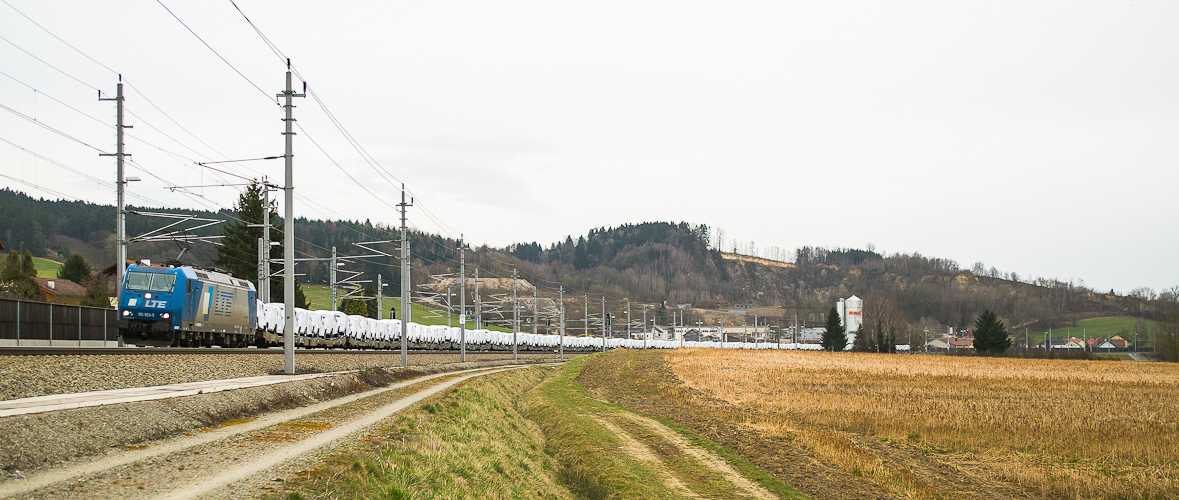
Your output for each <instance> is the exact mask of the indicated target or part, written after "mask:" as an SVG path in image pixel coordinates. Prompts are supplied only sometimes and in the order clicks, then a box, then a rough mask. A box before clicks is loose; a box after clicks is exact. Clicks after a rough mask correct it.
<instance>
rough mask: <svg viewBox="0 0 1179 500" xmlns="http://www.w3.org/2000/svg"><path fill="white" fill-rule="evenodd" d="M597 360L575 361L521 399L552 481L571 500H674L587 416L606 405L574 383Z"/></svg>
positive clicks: (646, 468)
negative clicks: (541, 440) (552, 468)
mask: <svg viewBox="0 0 1179 500" xmlns="http://www.w3.org/2000/svg"><path fill="white" fill-rule="evenodd" d="M599 357H600V355H591V356H581V357H578V358H576V359H573V360H571V361H569V362H568V363H565V365H564V366H562V367H561V368H560V369H559V370H557V371H556V372H555V373H553V374H552V375H550V376H549V377H548V378H546V379H545V380H544V381H543V382H541V383H540V384H539V385H537V386H536V388H534V389H532V390H531V391H528V394H527V395H526V396H525V402H526V405H527V408H528V416H529V417H530V418H532V419H533V420H534V421H536V423H537V424H539V425H540V429H541V430H542V431H543V432H544V435H545V438H546V440H545V451H546V452H548V454H549V455H550V456H552V457H553V459H554V461H555V462H556V463H557V464H558V465H557V468H556V472H557V478H558V479H559V480H560V481H561V484H563V485H565V486H566V487H567V488H569V490H570V491H571V492H572V493H573V494H574V496H575V497H577V498H586V499H591V500H598V499H607V498H680V495H678V494H675V493H674V492H673V491H672V490H671V489H670V488H668V487H667V486H665V485H664V484H662V483H661V482H658V481H652V480H651V478H656V477H659V473H658V472H657V471H656V470H655V469H653V468H652V467H651V466H650V465H649V464H647V463H644V462H640V461H636V460H631V459H629V458H627V457H626V456H625V455H624V454H623V453H620V452H619V448H621V446H622V442H621V441H620V440H619V438H618V436H617V435H615V434H614V433H612V432H610V431H609V430H607V429H606V428H604V427H603V426H602V425H600V424H599V423H598V422H596V421H595V420H594V419H593V417H592V416H590V415H589V412H592V411H593V410H594V409H599V410H601V409H608V408H609V406H610V405H606V404H605V403H602V402H600V401H597V400H594V399H593V398H591V397H589V394H588V393H587V392H586V390H585V387H584V386H582V385H581V384H580V383H578V382H577V381H576V380H575V379H576V378H577V376H578V375H579V374H580V373H581V369H582V367H584V366H585V365H586V364H587V363H589V362H590V361H592V360H594V359H597V358H599Z"/></svg>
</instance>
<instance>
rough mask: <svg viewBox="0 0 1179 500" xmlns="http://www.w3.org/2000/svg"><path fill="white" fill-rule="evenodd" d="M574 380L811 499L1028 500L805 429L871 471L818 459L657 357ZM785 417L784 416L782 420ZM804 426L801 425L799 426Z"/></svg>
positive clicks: (952, 470) (968, 476)
mask: <svg viewBox="0 0 1179 500" xmlns="http://www.w3.org/2000/svg"><path fill="white" fill-rule="evenodd" d="M578 381H579V382H581V383H583V384H585V386H586V388H587V389H588V390H589V392H590V394H592V395H593V396H594V397H596V398H598V399H601V400H604V401H608V402H611V403H615V404H620V405H622V406H626V407H628V408H631V409H633V410H635V411H638V412H640V413H643V414H646V415H649V416H652V417H656V418H662V419H669V420H673V421H676V422H678V423H680V424H681V425H684V426H685V427H687V428H689V429H690V430H691V431H693V432H695V433H696V434H698V435H700V436H702V437H704V438H707V439H709V440H711V441H713V442H715V443H717V444H719V445H721V446H724V447H726V448H729V449H730V450H732V451H733V452H734V453H736V454H738V455H740V456H741V457H743V458H745V459H746V460H749V461H750V462H752V463H753V464H754V465H756V466H757V467H759V468H760V469H762V470H763V471H765V472H766V473H768V474H770V475H772V476H774V477H775V478H777V479H778V480H780V481H782V482H784V483H786V484H788V485H790V486H792V487H794V488H795V489H797V490H799V491H801V492H803V493H805V494H807V495H809V496H810V497H811V498H816V499H820V498H821V499H869V498H872V499H879V498H905V497H908V498H995V499H1010V498H1026V497H1027V495H1026V494H1025V493H1024V492H1020V491H1019V490H1018V488H1016V487H1013V486H1012V485H1010V484H1007V483H1005V482H1003V481H1000V480H998V479H995V478H994V477H991V475H990V474H987V473H986V472H984V471H981V470H979V469H978V468H977V467H972V466H971V464H969V463H959V461H957V460H955V458H954V457H952V456H940V455H938V454H936V453H930V452H929V450H923V449H919V448H915V447H911V446H904V445H901V444H895V443H886V442H881V441H879V440H877V439H873V438H872V437H870V436H864V435H860V434H856V433H854V432H847V431H841V430H838V429H831V428H825V427H824V428H814V429H809V428H808V429H806V435H807V436H808V437H812V438H813V437H815V436H821V437H822V439H823V440H825V441H826V443H823V446H827V447H829V448H837V449H840V450H844V451H843V453H847V454H849V455H855V456H857V458H862V460H861V461H862V462H864V463H865V464H872V465H873V467H869V468H871V469H877V470H880V469H883V470H886V471H888V472H887V474H886V475H885V476H883V477H881V475H880V474H874V473H872V472H870V471H869V470H867V469H865V470H861V469H859V468H854V467H850V468H849V467H848V466H846V465H844V466H841V465H839V464H835V463H831V462H828V461H825V460H823V459H821V458H819V454H818V453H816V451H814V450H813V449H812V448H810V446H813V445H814V443H809V444H808V443H807V442H806V441H813V439H801V438H798V437H795V436H794V435H787V436H781V435H771V434H769V433H766V432H762V431H760V430H758V429H757V428H756V427H755V426H754V425H753V424H754V422H755V421H757V420H760V419H761V418H764V417H765V415H755V414H753V413H752V412H754V411H755V410H751V409H749V408H743V407H740V406H736V405H733V404H731V403H728V402H726V401H722V400H720V399H717V398H713V397H710V396H709V395H707V394H705V393H703V392H701V391H699V390H696V389H692V388H689V387H687V386H686V385H685V384H684V383H683V381H682V380H681V379H680V378H679V377H678V376H677V375H676V374H675V373H674V372H673V371H672V369H671V367H670V366H669V364H668V363H667V361H666V359H665V357H664V354H663V353H661V352H658V351H646V352H637V351H624V350H618V351H615V352H612V353H610V354H609V355H607V356H603V357H602V358H600V359H598V360H595V361H594V362H593V363H590V364H588V365H587V366H586V367H585V369H584V370H583V371H582V374H581V376H580V377H579V378H578ZM783 418H785V417H783ZM799 426H800V427H802V424H799Z"/></svg>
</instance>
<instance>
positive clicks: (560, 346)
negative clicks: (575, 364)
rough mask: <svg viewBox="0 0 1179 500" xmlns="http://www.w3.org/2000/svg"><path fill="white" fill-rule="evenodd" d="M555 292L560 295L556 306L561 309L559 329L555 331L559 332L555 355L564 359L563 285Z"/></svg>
mask: <svg viewBox="0 0 1179 500" xmlns="http://www.w3.org/2000/svg"><path fill="white" fill-rule="evenodd" d="M557 293H558V294H560V297H561V298H560V299H558V300H559V302H558V307H560V309H559V310H560V311H561V329H560V331H559V332H557V333H558V334H560V335H561V336H560V337H557V349H558V350H557V353H558V354H557V357H558V358H561V359H564V358H565V287H564V286H560V287H559V288H558V290H557Z"/></svg>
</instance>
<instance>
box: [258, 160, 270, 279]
mask: <svg viewBox="0 0 1179 500" xmlns="http://www.w3.org/2000/svg"><path fill="white" fill-rule="evenodd" d="M262 241H263V242H264V245H265V247H266V250H265V251H263V254H262V255H264V256H265V257H263V260H262V275H263V276H265V277H266V279H265V280H262V283H261V286H260V287H259V288H258V293H259V295H261V296H262V297H263V298H262V302H270V298H271V297H272V295H271V294H270V182H268V181H267V180H266V177H265V176H263V177H262Z"/></svg>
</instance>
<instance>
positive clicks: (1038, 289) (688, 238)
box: [0, 189, 1179, 327]
mask: <svg viewBox="0 0 1179 500" xmlns="http://www.w3.org/2000/svg"><path fill="white" fill-rule="evenodd" d="M132 210H139V209H134V208H133V209H132ZM143 210H144V211H151V212H169V213H183V214H188V215H194V216H196V217H201V218H210V219H219V220H227V221H232V220H234V219H235V217H236V213H234V212H231V211H227V210H222V211H219V212H206V211H193V210H162V209H143ZM114 214H115V210H114V207H112V206H105V205H94V204H88V203H80V202H68V201H48V200H38V199H33V198H30V197H28V196H26V195H24V194H23V193H19V192H15V191H11V190H8V189H5V190H0V238H2V239H0V241H2V242H3V243H4V245H6V246H8V247H10V248H15V247H18V246H19V245H21V244H23V245H24V247H25V248H27V249H29V250H30V251H32V253H33V254H34V255H36V256H39V257H47V258H52V259H54V260H59V261H60V260H63V258H64V257H65V256H66V255H68V254H69V253H71V252H77V253H81V254H82V255H83V256H85V257H86V259H87V260H88V261H90V262H91V263H93V265H94V267H97V268H102V267H106V266H107V265H109V263H113V262H114V219H115V217H114ZM164 224H165V222H162V221H161V220H160V219H152V218H147V217H143V216H139V215H131V216H129V217H128V233H129V234H130V235H132V236H134V235H137V234H143V233H144V232H147V231H150V230H152V229H155V228H159V227H161V226H162V225H164ZM277 225H278V226H280V227H281V225H282V224H281V220H280V221H278V222H277ZM220 231H221V229H220V228H219V227H216V226H215V227H211V228H207V229H203V230H200V231H198V232H197V233H196V234H198V235H217V234H220ZM295 237H296V256H297V257H300V258H305V257H316V258H325V257H329V256H330V255H331V249H332V247H333V246H334V247H336V249H337V251H338V253H339V255H341V256H347V255H361V254H367V253H371V252H368V251H366V250H364V249H362V248H360V247H358V246H356V245H355V243H358V242H365V241H380V240H397V239H399V233H398V231H396V229H394V228H389V227H386V226H382V225H379V224H377V225H374V224H372V223H370V222H369V221H363V222H361V221H323V220H306V219H299V220H298V222H297V224H296V234H295ZM410 243H411V249H412V254H413V261H412V274H411V276H412V279H413V284H414V285H415V287H416V286H418V285H422V284H424V283H427V282H428V281H429V280H430V276H431V275H445V274H448V273H456V272H457V271H458V252H457V251H456V247H457V242H456V241H454V240H452V239H449V238H444V237H441V236H438V235H433V234H426V233H421V232H417V231H411V233H410ZM395 246H396V245H394V244H385V245H382V246H381V247H380V248H381V249H382V250H383V251H385V252H388V253H396V252H395V250H394V248H395ZM716 247H717V245H716V244H714V242H711V241H710V232H709V228H708V226H704V225H690V224H688V223H683V222H681V223H668V222H645V223H640V224H624V225H621V226H617V227H606V228H596V229H592V230H590V231H589V233H588V234H586V235H584V236H578V237H577V238H576V239H574V238H573V237H572V236H569V237H566V238H565V240H564V241H561V242H556V243H552V244H549V245H548V246H547V247H546V246H543V245H541V244H539V243H536V242H533V243H521V244H515V245H510V246H508V247H506V248H489V247H486V246H483V247H478V248H474V249H472V251H471V252H468V253H467V266H468V268H467V272H468V273H472V272H473V271H474V269H475V268H478V269H479V270H480V273H481V274H480V276H481V277H484V278H487V277H495V278H506V277H509V276H511V275H512V272H513V269H515V270H517V271H518V272H519V274H520V275H521V276H522V277H523V279H525V280H528V281H529V282H530V283H533V284H536V285H538V286H539V287H540V293H541V294H542V295H546V296H555V295H556V293H557V290H558V286H563V287H564V289H565V290H566V291H567V292H568V294H567V295H566V297H567V298H570V297H576V296H579V295H582V294H584V293H589V294H593V295H602V294H604V295H606V296H607V297H609V298H610V300H611V301H612V302H613V303H618V302H617V301H620V300H621V299H624V298H625V299H629V300H631V301H634V302H642V303H648V304H660V303H664V302H666V303H668V304H683V303H690V304H694V305H696V306H701V307H706V308H712V309H727V308H730V307H733V306H736V305H738V304H740V305H747V306H751V307H760V308H762V309H761V311H762V314H768V315H771V316H780V317H782V318H792V317H793V315H794V314H795V313H797V314H799V316H800V318H801V319H807V320H809V321H814V320H816V319H817V318H818V317H819V316H820V315H821V314H822V313H823V312H825V311H826V310H827V309H829V308H830V307H831V305H832V304H833V303H834V302H835V300H837V299H838V298H840V297H848V296H850V295H852V294H856V295H859V296H860V297H861V298H864V299H867V300H871V298H872V297H873V296H877V297H879V296H887V297H892V298H895V299H896V301H897V304H898V305H899V306H900V308H901V310H902V311H903V313H904V314H905V316H907V319H908V321H910V322H925V323H927V324H941V325H951V326H965V325H966V324H967V323H969V322H970V321H972V320H973V318H974V317H975V316H977V314H978V313H980V312H981V311H982V310H983V309H991V310H993V311H996V312H998V314H999V315H1000V316H1001V317H1003V318H1004V319H1005V320H1006V321H1007V322H1008V324H1009V325H1011V326H1013V327H1023V326H1031V327H1045V326H1055V325H1061V324H1064V323H1068V322H1071V321H1074V320H1076V319H1080V318H1085V317H1094V316H1121V315H1132V316H1139V317H1143V318H1147V319H1159V318H1160V317H1161V315H1162V314H1163V313H1164V312H1165V311H1168V310H1172V309H1175V308H1176V298H1177V295H1179V293H1177V292H1179V287H1175V288H1172V289H1168V290H1165V291H1162V292H1159V293H1155V292H1154V291H1151V290H1147V289H1138V290H1135V291H1134V292H1132V293H1131V294H1129V295H1128V296H1118V295H1113V294H1108V293H1100V292H1097V291H1094V290H1091V289H1089V288H1086V287H1085V286H1083V285H1082V284H1079V283H1074V282H1066V281H1060V280H1055V279H1047V278H1029V277H1020V276H1016V275H1014V274H1005V273H1001V272H999V271H997V270H995V269H983V268H982V267H981V265H975V266H974V267H973V268H971V269H970V270H965V269H961V268H960V267H959V265H958V263H956V262H954V261H952V260H947V259H938V258H931V257H925V256H922V255H919V254H914V255H907V254H893V255H887V256H886V255H881V254H878V253H876V252H874V251H872V250H870V249H869V250H859V249H825V248H816V247H804V248H800V249H798V250H796V251H795V252H794V255H793V256H792V257H793V258H792V259H791V260H790V261H789V262H782V261H780V260H779V261H771V260H767V259H761V258H752V257H748V256H740V255H737V254H733V253H723V252H721V251H719V250H717V249H716ZM182 248H187V250H185V252H184V257H183V258H182V260H183V261H184V262H185V263H188V264H195V265H198V266H205V267H209V266H212V261H213V258H214V257H215V256H216V250H215V247H214V246H213V245H211V244H209V243H192V244H190V245H183V244H179V243H174V242H168V243H135V244H132V245H131V249H130V252H129V256H130V257H132V258H136V259H152V260H153V261H156V262H163V261H165V260H168V259H172V258H176V257H177V256H178V255H179V254H180V253H181V250H182ZM343 269H347V270H354V271H361V272H363V273H364V274H363V275H362V276H360V277H359V278H357V279H361V280H373V281H374V282H375V280H376V276H377V274H381V275H382V278H383V279H384V281H385V283H390V284H395V283H398V282H399V280H400V268H399V266H398V263H397V259H396V258H384V259H371V260H359V261H356V262H354V263H351V264H348V265H346V266H344V267H343ZM298 272H299V273H300V274H302V275H303V277H302V278H300V281H301V282H303V283H315V284H326V283H327V282H328V264H327V262H322V261H308V262H303V263H300V264H299V267H298ZM489 286H490V285H489ZM386 292H387V294H388V295H389V296H394V295H397V294H398V288H397V287H396V285H393V286H392V287H390V288H388V289H386ZM487 292H488V293H494V292H495V291H494V290H488V291H487Z"/></svg>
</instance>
